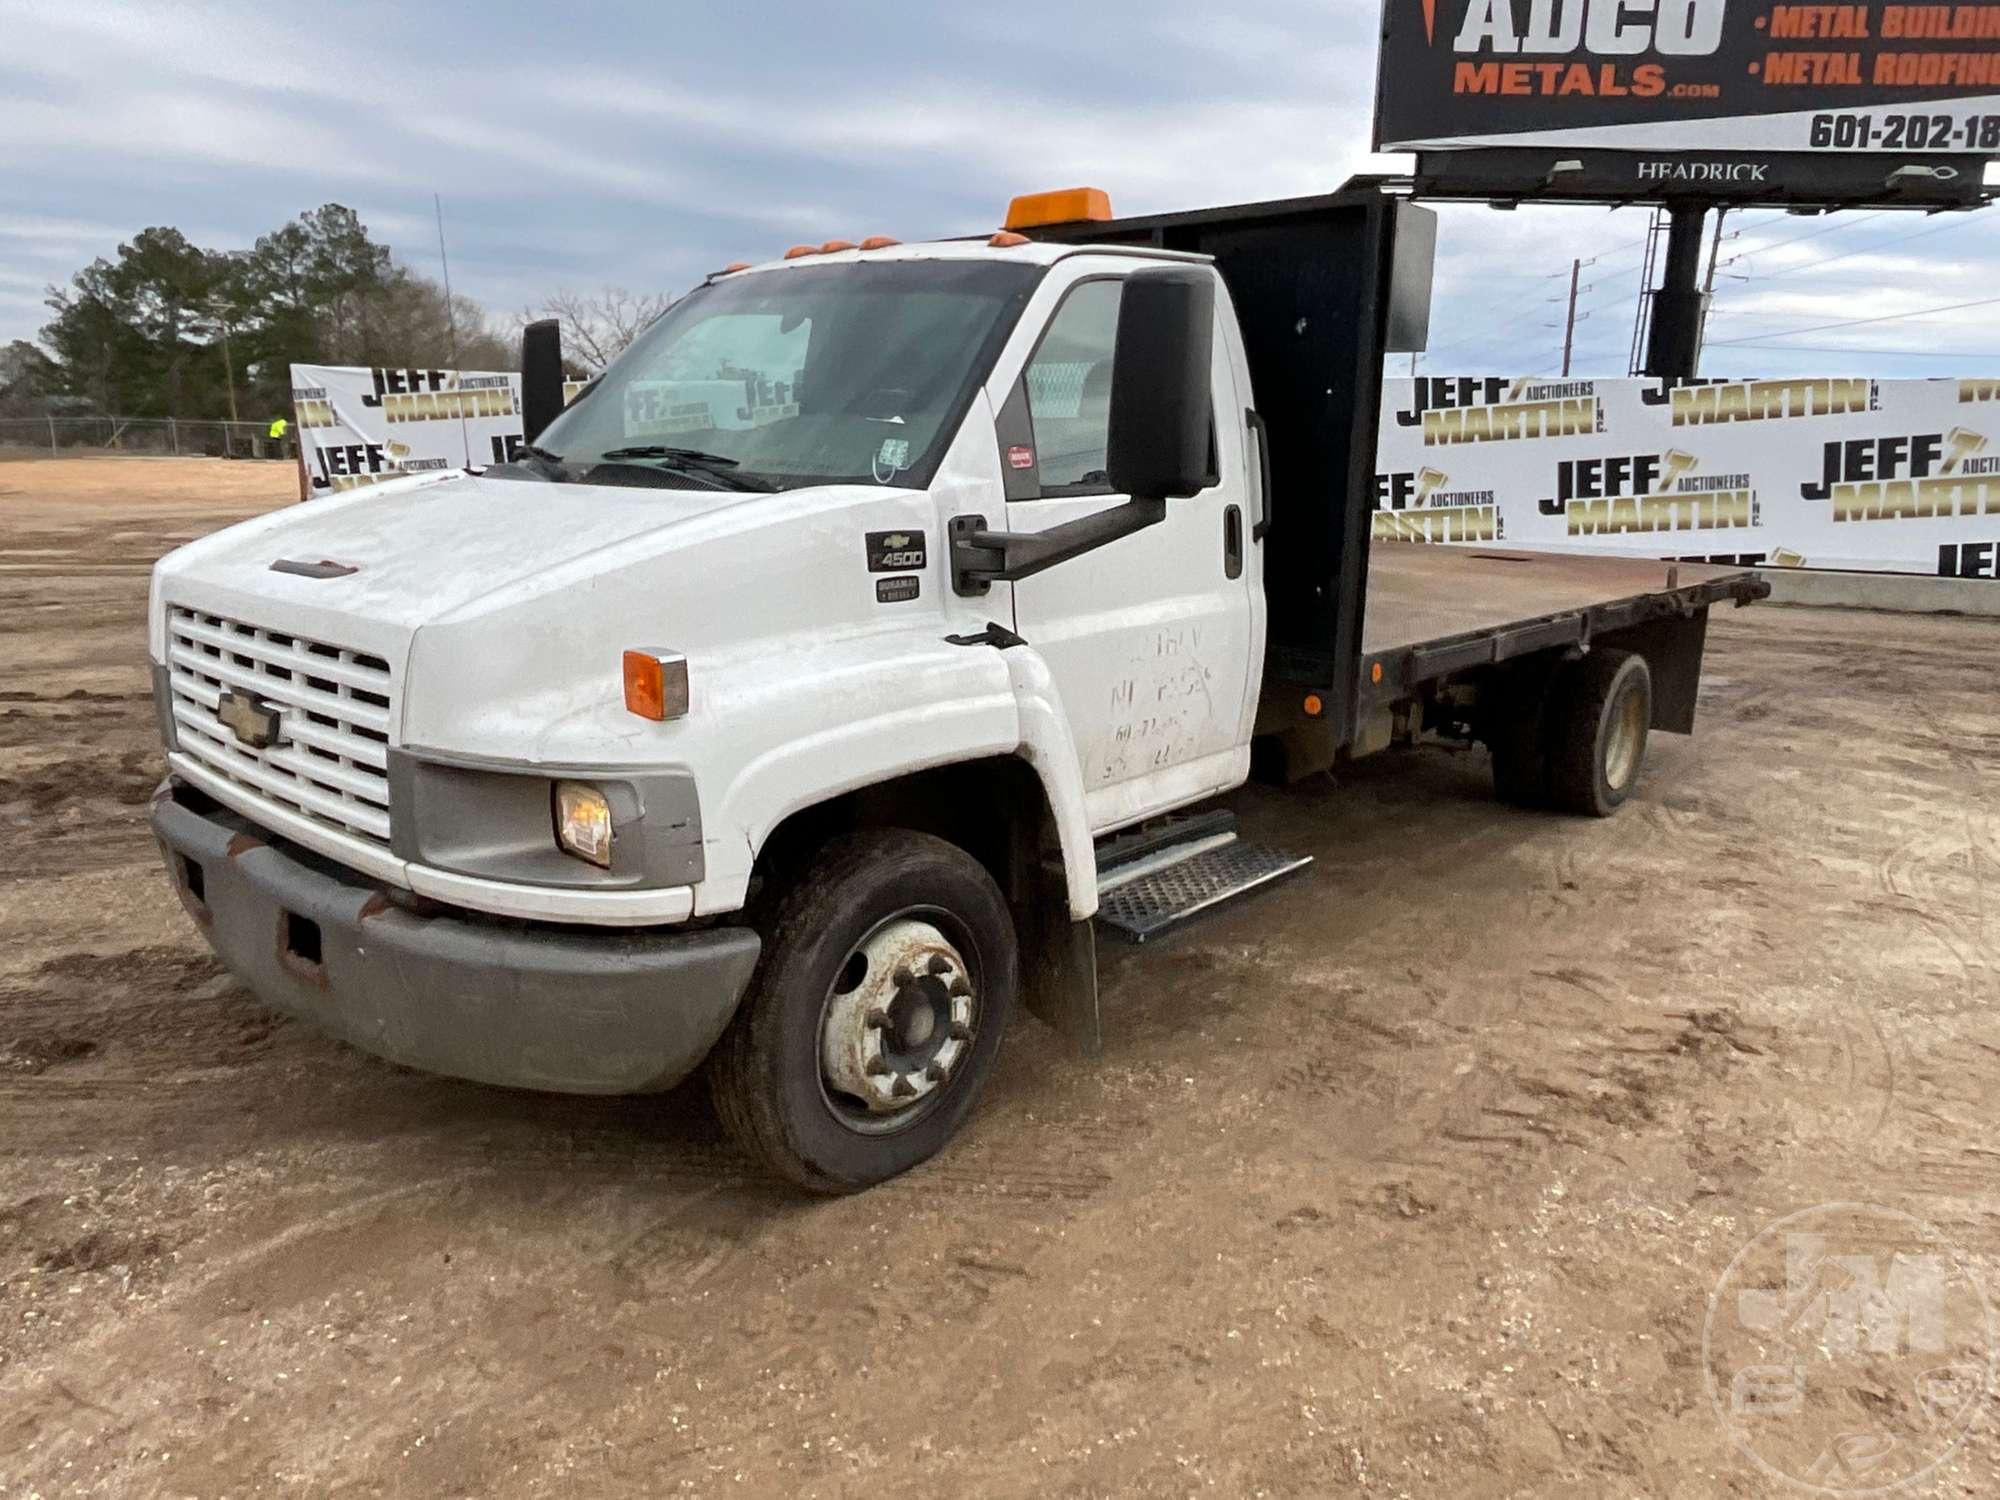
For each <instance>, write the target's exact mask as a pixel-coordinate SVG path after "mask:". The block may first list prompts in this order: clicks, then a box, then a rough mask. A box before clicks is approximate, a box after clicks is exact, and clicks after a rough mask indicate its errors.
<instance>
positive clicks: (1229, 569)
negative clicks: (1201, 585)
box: [1222, 505, 1243, 578]
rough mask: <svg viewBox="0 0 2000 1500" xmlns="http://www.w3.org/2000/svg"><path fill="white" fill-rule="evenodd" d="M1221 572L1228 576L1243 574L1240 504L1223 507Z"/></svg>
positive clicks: (1241, 513)
mask: <svg viewBox="0 0 2000 1500" xmlns="http://www.w3.org/2000/svg"><path fill="white" fill-rule="evenodd" d="M1222 572H1223V575H1224V576H1225V577H1228V578H1241V577H1242V576H1243V507H1242V506H1240V505H1228V506H1224V507H1223V511H1222Z"/></svg>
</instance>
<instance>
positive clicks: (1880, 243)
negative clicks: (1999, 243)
mask: <svg viewBox="0 0 2000 1500" xmlns="http://www.w3.org/2000/svg"><path fill="white" fill-rule="evenodd" d="M1981 222H1983V221H1982V220H1979V219H1975V218H1972V217H1971V216H1969V215H1968V216H1967V217H1965V218H1963V219H1960V220H1958V221H1957V222H1956V223H1952V224H1939V225H1936V226H1935V227H1933V228H1930V229H1920V230H1918V231H1917V232H1916V233H1915V234H1906V235H1901V236H1899V237H1898V238H1896V239H1889V240H1876V241H1874V242H1873V243H1872V244H1867V245H1863V246H1861V247H1860V248H1859V249H1857V250H1843V251H1842V252H1841V253H1840V254H1838V255H1823V256H1821V257H1820V258H1819V259H1818V260H1808V261H1802V262H1800V263H1799V264H1798V265H1796V266H1786V267H1785V268H1784V269H1783V270H1781V271H1772V272H1769V273H1767V274H1765V275H1763V276H1753V277H1751V278H1750V285H1751V286H1752V287H1754V286H1755V285H1756V283H1758V282H1760V281H1775V280H1777V278H1778V277H1780V276H1793V275H1796V274H1797V273H1798V272H1800V271H1810V270H1811V269H1812V268H1813V267H1814V266H1830V265H1832V264H1833V263H1834V262H1835V261H1840V260H1852V259H1854V257H1855V256H1857V255H1873V254H1874V253H1875V252H1876V251H1877V250H1886V249H1888V248H1889V247H1890V246H1891V245H1905V244H1908V243H1909V242H1910V241H1911V240H1921V239H1927V238H1929V237H1930V236H1931V235H1934V234H1947V233H1949V232H1950V231H1952V230H1954V229H1964V228H1966V227H1967V226H1968V225H1971V224H1977V223H1981Z"/></svg>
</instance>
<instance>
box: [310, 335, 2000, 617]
mask: <svg viewBox="0 0 2000 1500" xmlns="http://www.w3.org/2000/svg"><path fill="white" fill-rule="evenodd" d="M292 383H293V386H294V388H295V389H294V391H293V400H294V406H295V409H296V412H297V417H298V425H299V448H300V453H301V455H302V457H303V460H304V464H305V469H306V473H307V477H308V480H309V481H310V493H311V494H312V495H315V496H318V495H329V494H333V493H336V492H338V491H341V490H346V489H352V488H354V487H356V486H358V485H367V484H374V483H378V482H379V481H381V480H384V479H394V478H397V477H399V476H401V475H405V474H422V473H428V472H433V471H436V470H439V469H465V468H471V469H480V468H484V467H485V466H487V465H488V464H493V463H500V462H504V461H505V460H506V459H508V458H510V457H512V456H513V455H514V453H515V452H516V450H518V448H519V447H520V443H521V415H520V411H521V404H520V377H519V376H518V375H516V374H513V373H509V372H500V371H453V370H370V369H362V368H352V369H350V368H336V367H329V366H322V365H294V366H293V367H292ZM578 388H579V387H576V386H572V388H571V389H570V391H569V395H570V396H571V397H574V396H575V394H576V390H577V389H578ZM723 395H726V396H727V397H728V399H729V401H730V402H734V401H736V400H737V398H738V397H740V396H741V395H742V392H741V391H740V389H738V388H736V387H732V388H731V389H730V390H729V391H728V392H724V393H721V394H718V393H715V392H707V391H706V387H704V394H703V400H705V401H708V402H709V405H710V406H713V405H714V404H715V402H716V401H717V400H720V399H722V396H723ZM676 409H677V408H676ZM704 410H707V408H704ZM644 415H646V414H642V413H639V412H637V411H635V412H634V413H633V419H634V420H635V421H636V420H639V419H640V418H641V416H644ZM646 420H648V421H649V422H650V421H651V420H652V419H651V417H650V416H647V417H646ZM704 420H712V418H704ZM657 426H658V424H657V423H655V424H654V425H652V426H647V427H646V428H645V429H644V430H645V431H647V432H648V433H651V432H654V431H655V428H656V427H657ZM659 430H661V431H667V430H671V429H670V428H659ZM1376 465H1377V470H1378V477H1377V481H1376V497H1375V499H1376V509H1375V519H1374V534H1375V536H1376V537H1377V538H1380V539H1384V540H1406V541H1420V542H1435V543H1440V544H1444V545H1460V546H1489V547H1491V546H1504V547H1517V548H1528V549H1533V548H1537V547H1560V548H1565V549H1585V550H1592V551H1607V552H1622V553H1635V554H1638V555H1641V556H1646V557H1674V558H1720V559H1725V560H1728V561H1731V562H1740V563H1744V564H1751V563H1767V562H1768V563H1770V564H1773V565H1776V566H1792V567H1813V568H1841V569H1860V570H1866V571H1875V572H1897V573H1942V574H1946V575H1949V576H1953V577H1960V578H1994V577H1996V576H2000V380H1870V379H1866V378H1854V379H1847V378H1824V377H1823V378H1818V379H1798V380H1733V381H1710V382H1703V383H1698V384H1693V385H1686V386H1682V387H1680V388H1679V389H1676V390H1673V391H1666V390H1663V389H1662V388H1661V386H1660V384H1659V382H1657V381H1652V380H1623V379H1620V380H1551V379H1531V378H1526V377H1513V376H1500V377H1485V376H1421V377H1418V378H1416V379H1414V380H1412V379H1410V378H1407V377H1405V378H1399V379H1393V380H1389V381H1386V382H1385V383H1384V385H1383V393H1382V428H1381V435H1380V447H1379V450H1378V453H1377V459H1376Z"/></svg>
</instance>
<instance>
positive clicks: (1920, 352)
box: [1750, 344, 2000, 359]
mask: <svg viewBox="0 0 2000 1500" xmlns="http://www.w3.org/2000/svg"><path fill="white" fill-rule="evenodd" d="M1750 349H1751V352H1752V353H1769V354H1866V355H1869V356H1871V357H1873V358H1876V359H2000V353H1991V352H1982V351H1980V350H1976V349H1862V348H1858V347H1853V346H1849V347H1846V348H1842V347H1839V346H1836V345H1829V344H1753V345H1751V346H1750Z"/></svg>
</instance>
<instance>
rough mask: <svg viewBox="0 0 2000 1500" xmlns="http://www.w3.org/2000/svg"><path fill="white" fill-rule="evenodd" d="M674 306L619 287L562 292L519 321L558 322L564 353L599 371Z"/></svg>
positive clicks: (663, 298) (654, 295)
mask: <svg viewBox="0 0 2000 1500" xmlns="http://www.w3.org/2000/svg"><path fill="white" fill-rule="evenodd" d="M673 302H674V299H673V298H672V297H669V296H667V295H666V294H665V293H664V292H631V291H627V290H626V289H625V288H624V287H622V286H605V287H600V288H598V290H597V291H595V292H590V293H585V292H570V291H562V292H557V293H555V294H554V295H553V296H551V297H549V298H548V299H547V300H545V301H544V302H543V303H542V305H541V307H540V308H538V309H535V310H532V311H530V312H529V313H527V314H526V315H525V316H524V317H523V318H522V320H521V321H522V322H524V323H526V322H531V321H533V320H534V319H536V318H560V319H561V320H562V325H563V349H564V352H565V353H566V354H568V355H570V356H571V357H573V358H574V359H575V360H576V361H577V362H578V363H579V364H583V365H587V366H589V367H590V369H591V370H592V371H599V370H602V369H603V368H604V367H605V366H606V365H608V364H610V363H611V361H612V360H614V359H616V358H617V357H618V356H619V355H621V354H623V353H624V352H625V348H626V346H627V345H628V344H630V343H631V342H632V340H634V339H636V338H637V337H638V336H639V335H640V334H642V333H644V332H645V331H646V329H647V328H648V327H649V326H650V325H651V324H652V322H653V320H654V319H655V318H657V317H659V315H660V314H661V313H663V312H665V311H666V310H667V309H668V308H669V307H671V306H673Z"/></svg>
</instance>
